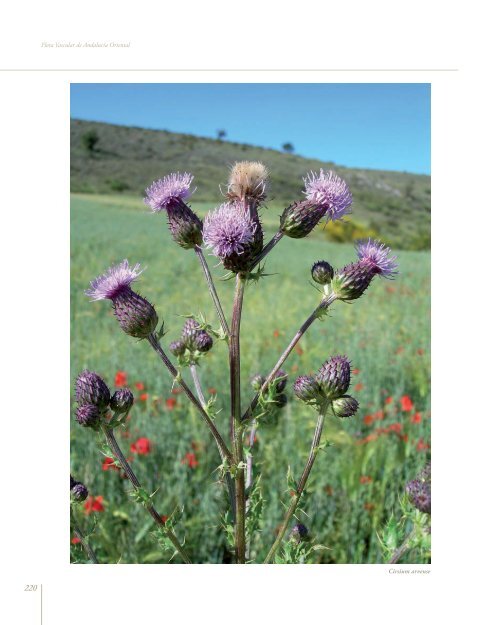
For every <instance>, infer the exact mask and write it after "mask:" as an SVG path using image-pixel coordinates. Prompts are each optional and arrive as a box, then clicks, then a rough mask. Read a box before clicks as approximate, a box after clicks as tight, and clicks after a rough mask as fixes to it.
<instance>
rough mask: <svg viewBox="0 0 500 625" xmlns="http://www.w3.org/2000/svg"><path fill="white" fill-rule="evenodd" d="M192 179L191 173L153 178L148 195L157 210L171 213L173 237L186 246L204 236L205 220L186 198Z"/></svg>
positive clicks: (154, 210) (197, 241)
mask: <svg viewBox="0 0 500 625" xmlns="http://www.w3.org/2000/svg"><path fill="white" fill-rule="evenodd" d="M192 181H193V176H192V175H191V174H188V173H184V174H181V173H180V172H177V173H175V174H169V175H168V176H165V177H164V178H162V179H160V180H157V181H156V182H153V184H152V185H151V186H150V187H148V188H147V189H146V197H145V198H144V202H145V203H146V204H147V205H148V206H150V207H151V209H152V211H153V212H155V213H157V212H159V211H161V210H164V211H165V212H166V213H167V215H168V223H169V227H170V232H171V233H172V237H173V239H174V241H175V242H176V243H178V244H179V245H180V246H181V247H183V248H185V249H191V248H193V247H195V246H196V245H201V243H202V240H203V224H202V222H201V220H200V219H199V217H198V216H197V215H196V214H195V213H194V212H193V211H192V210H191V208H189V206H187V205H186V204H185V202H184V200H186V199H187V198H188V197H189V196H190V195H191V191H190V188H189V187H190V186H191V183H192Z"/></svg>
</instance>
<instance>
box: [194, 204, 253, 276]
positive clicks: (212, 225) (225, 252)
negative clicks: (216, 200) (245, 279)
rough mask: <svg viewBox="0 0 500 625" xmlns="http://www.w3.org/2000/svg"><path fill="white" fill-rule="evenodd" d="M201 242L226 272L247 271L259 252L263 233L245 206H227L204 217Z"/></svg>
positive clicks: (224, 205) (220, 207)
mask: <svg viewBox="0 0 500 625" xmlns="http://www.w3.org/2000/svg"><path fill="white" fill-rule="evenodd" d="M203 240H204V242H205V245H206V246H207V247H209V248H211V249H212V251H213V253H214V254H215V255H216V256H218V257H219V258H220V260H221V262H222V264H223V265H224V267H225V268H226V269H229V270H231V271H234V272H238V271H246V270H247V269H248V268H249V267H250V266H251V264H252V260H253V258H254V257H255V256H256V255H257V254H258V253H259V252H260V251H261V249H262V229H261V227H260V222H259V220H258V216H256V215H254V214H252V213H251V211H250V210H248V209H247V208H246V206H245V203H243V202H226V203H224V204H222V205H221V206H219V208H217V209H215V210H213V211H211V212H210V213H208V215H207V216H206V217H205V219H204V222H203Z"/></svg>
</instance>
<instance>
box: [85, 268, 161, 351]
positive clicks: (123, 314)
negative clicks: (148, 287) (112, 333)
mask: <svg viewBox="0 0 500 625" xmlns="http://www.w3.org/2000/svg"><path fill="white" fill-rule="evenodd" d="M141 273H142V270H140V265H139V264H137V265H135V266H134V267H130V265H129V263H128V260H123V261H122V262H121V263H119V264H118V265H114V266H112V267H110V268H109V269H108V270H107V271H106V272H105V273H104V274H102V275H101V276H99V277H97V278H96V279H95V280H93V281H92V282H91V283H90V288H89V289H88V290H87V291H85V293H86V295H88V297H90V299H92V300H93V301H97V300H101V299H109V300H111V301H112V302H113V309H114V313H115V316H116V318H117V320H118V323H119V324H120V326H121V328H122V330H123V331H124V332H126V333H127V334H129V335H130V336H133V337H135V338H140V339H143V338H147V337H148V336H149V335H150V334H151V333H152V332H154V330H155V328H156V326H157V325H158V316H157V315H156V311H155V309H154V307H153V306H152V305H151V304H150V303H149V302H148V301H147V300H146V299H144V297H141V296H140V295H138V294H137V293H135V292H134V291H132V289H131V288H130V285H131V284H132V283H133V282H134V281H135V280H136V279H137V278H138V277H139V275H140V274H141Z"/></svg>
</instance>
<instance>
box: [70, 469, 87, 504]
mask: <svg viewBox="0 0 500 625" xmlns="http://www.w3.org/2000/svg"><path fill="white" fill-rule="evenodd" d="M69 491H70V496H71V499H72V501H75V502H77V503H81V502H82V501H85V499H87V497H88V495H89V491H88V490H87V487H86V486H85V484H82V482H77V481H76V480H75V479H74V478H73V476H72V475H70V476H69Z"/></svg>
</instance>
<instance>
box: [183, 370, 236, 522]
mask: <svg viewBox="0 0 500 625" xmlns="http://www.w3.org/2000/svg"><path fill="white" fill-rule="evenodd" d="M189 369H190V371H191V376H192V378H193V382H194V387H195V389H196V394H197V395H198V399H199V400H200V403H201V404H202V406H203V408H206V407H207V402H206V401H205V396H204V395H203V389H202V388H201V382H200V377H199V375H198V370H197V369H196V365H194V364H192V365H190V366H189ZM216 442H217V441H216ZM217 448H218V449H219V453H220V456H221V459H222V460H224V454H223V452H222V450H221V448H220V447H219V443H217ZM224 479H225V480H226V486H227V492H228V494H229V501H230V502H231V510H232V513H233V519H235V518H236V493H235V490H234V480H233V478H232V477H231V475H230V474H229V473H227V472H226V474H225V476H224Z"/></svg>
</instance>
